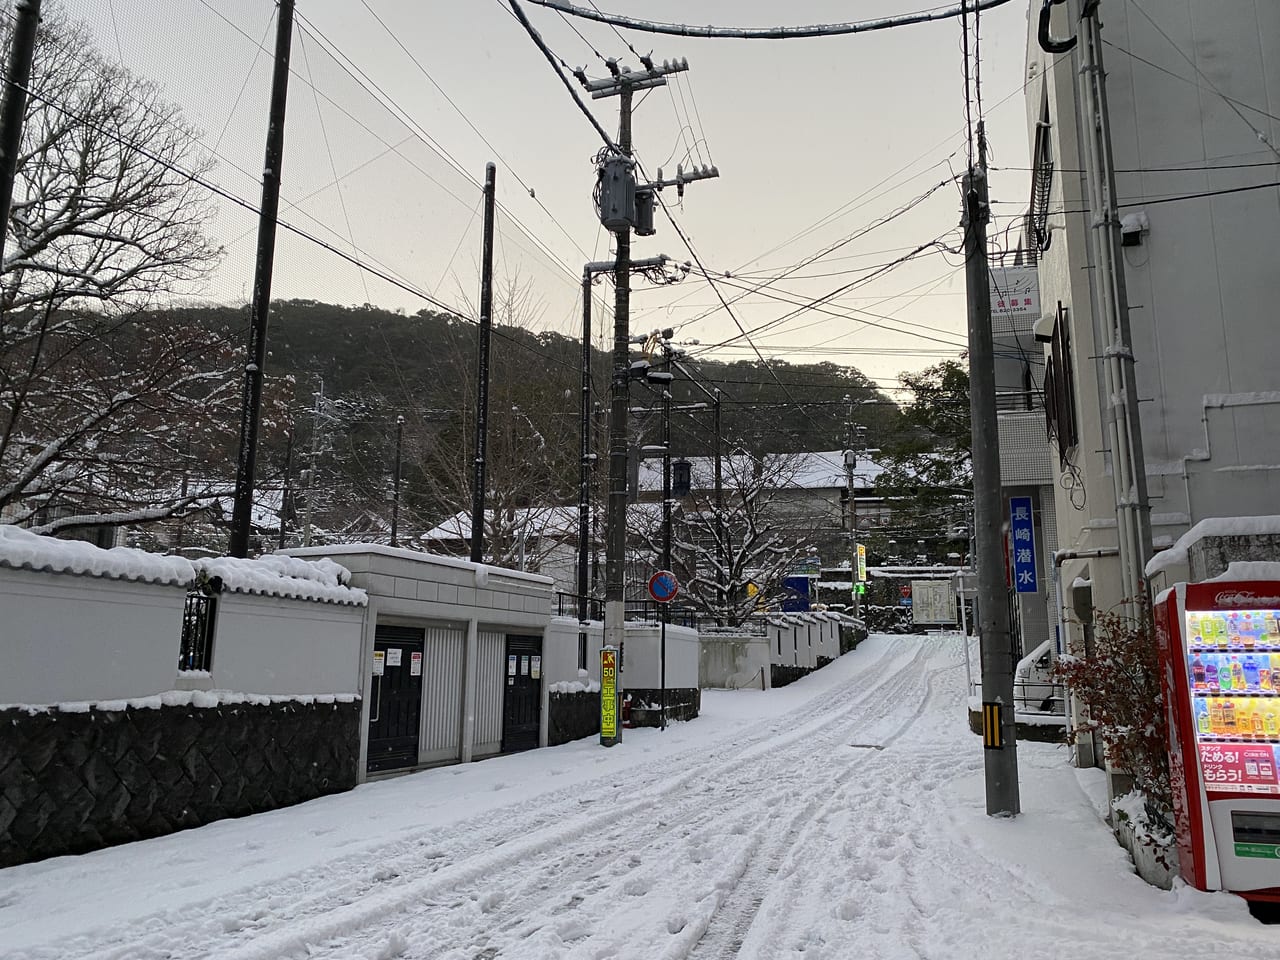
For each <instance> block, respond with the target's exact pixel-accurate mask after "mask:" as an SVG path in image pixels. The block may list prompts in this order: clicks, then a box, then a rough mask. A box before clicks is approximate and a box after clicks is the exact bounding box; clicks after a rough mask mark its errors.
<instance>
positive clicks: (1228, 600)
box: [1213, 590, 1280, 607]
mask: <svg viewBox="0 0 1280 960" xmlns="http://www.w3.org/2000/svg"><path fill="white" fill-rule="evenodd" d="M1213 602H1214V603H1215V604H1217V605H1218V606H1219V607H1274V606H1277V605H1280V597H1276V596H1271V597H1263V596H1259V595H1258V594H1256V593H1254V592H1253V591H1252V590H1223V591H1222V592H1221V593H1219V594H1218V595H1217V596H1216V597H1214V598H1213Z"/></svg>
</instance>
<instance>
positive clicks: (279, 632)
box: [210, 593, 365, 694]
mask: <svg viewBox="0 0 1280 960" xmlns="http://www.w3.org/2000/svg"><path fill="white" fill-rule="evenodd" d="M364 615H365V610H364V608H363V607H354V606H349V605H342V604H335V603H318V602H316V601H314V600H295V599H291V598H287V597H263V596H258V595H256V594H245V593H223V594H222V595H221V596H219V597H218V602H217V619H216V629H215V634H214V642H213V670H212V673H213V679H212V681H211V684H210V685H211V686H212V687H213V688H215V689H220V690H235V691H238V692H240V693H263V694H295V693H304V694H312V693H357V692H358V691H359V690H360V672H361V669H360V668H361V665H362V663H363V661H362V660H361V659H360V639H361V636H362V634H363V631H364Z"/></svg>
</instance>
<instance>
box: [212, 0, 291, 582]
mask: <svg viewBox="0 0 1280 960" xmlns="http://www.w3.org/2000/svg"><path fill="white" fill-rule="evenodd" d="M292 44H293V0H279V9H278V11H277V13H276V56H275V65H274V67H273V68H272V74H271V105H270V107H269V111H268V119H267V147H266V156H265V159H264V162H263V166H262V209H261V211H260V213H259V216H258V255H257V261H256V265H255V267H254V276H253V306H252V308H251V312H250V315H249V343H248V347H247V349H246V351H245V352H246V363H245V367H244V395H243V398H242V400H241V418H240V453H239V457H238V458H237V460H236V493H235V505H234V507H233V509H232V514H231V546H230V549H229V551H228V552H229V553H230V554H231V556H233V557H247V556H248V555H249V530H250V527H251V526H252V523H253V484H254V474H255V473H256V471H257V465H258V427H259V425H260V424H261V422H262V368H263V366H264V365H265V364H266V362H267V319H268V315H269V313H270V311H271V274H272V270H273V268H274V267H275V256H276V218H277V214H278V212H279V209H280V166H281V164H282V163H283V162H284V109H285V102H286V100H287V98H288V94H289V51H290V49H291V47H292Z"/></svg>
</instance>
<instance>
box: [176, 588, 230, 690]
mask: <svg viewBox="0 0 1280 960" xmlns="http://www.w3.org/2000/svg"><path fill="white" fill-rule="evenodd" d="M221 590H222V580H221V578H220V577H210V578H209V580H208V581H207V582H204V583H199V584H197V585H196V586H195V587H194V588H193V589H192V590H191V591H190V592H189V593H188V594H187V602H186V605H185V606H184V607H183V609H182V642H181V644H180V645H179V647H178V669H179V670H180V671H181V670H201V671H205V672H207V671H209V670H211V669H212V668H213V634H214V625H215V623H216V621H217V613H218V594H219V593H220V592H221Z"/></svg>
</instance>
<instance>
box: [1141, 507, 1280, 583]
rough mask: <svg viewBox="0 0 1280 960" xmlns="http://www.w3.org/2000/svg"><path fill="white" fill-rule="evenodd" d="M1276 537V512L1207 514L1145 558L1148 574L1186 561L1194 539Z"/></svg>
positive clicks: (1279, 533)
mask: <svg viewBox="0 0 1280 960" xmlns="http://www.w3.org/2000/svg"><path fill="white" fill-rule="evenodd" d="M1268 535H1272V536H1280V515H1274V514H1273V515H1271V516H1266V517H1210V518H1208V519H1207V520H1201V521H1200V522H1199V523H1197V524H1196V525H1195V526H1194V527H1192V528H1191V529H1190V530H1188V531H1187V532H1186V533H1184V534H1183V535H1182V536H1180V537H1179V538H1178V540H1177V542H1176V543H1175V544H1174V545H1173V546H1172V547H1170V548H1169V549H1168V550H1165V551H1164V552H1163V553H1157V554H1156V555H1155V556H1154V557H1152V558H1151V559H1150V560H1149V561H1147V567H1146V572H1147V576H1148V577H1154V576H1155V575H1156V574H1157V573H1163V572H1164V571H1166V570H1169V569H1170V568H1172V567H1175V566H1179V565H1181V564H1185V563H1186V562H1187V551H1188V550H1189V549H1190V548H1191V545H1192V544H1193V543H1195V542H1196V541H1197V540H1203V539H1204V538H1206V537H1250V536H1255V537H1256V536H1268Z"/></svg>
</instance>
